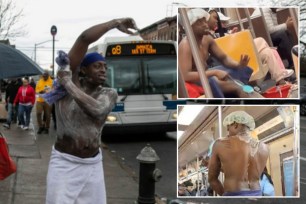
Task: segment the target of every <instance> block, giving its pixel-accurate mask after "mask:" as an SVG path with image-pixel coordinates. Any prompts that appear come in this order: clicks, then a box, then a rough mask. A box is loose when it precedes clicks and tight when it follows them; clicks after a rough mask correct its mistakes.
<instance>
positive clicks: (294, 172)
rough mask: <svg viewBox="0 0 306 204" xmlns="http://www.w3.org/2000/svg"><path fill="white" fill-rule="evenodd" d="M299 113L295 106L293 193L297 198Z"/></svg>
mask: <svg viewBox="0 0 306 204" xmlns="http://www.w3.org/2000/svg"><path fill="white" fill-rule="evenodd" d="M298 113H299V111H298V110H297V107H296V106H293V115H294V117H293V139H294V144H293V185H294V186H293V189H294V192H293V194H294V195H295V196H297V195H296V190H297V189H296V186H297V183H298V176H299V175H297V173H298V172H297V169H298V157H299V153H298V152H299V149H298V147H299V141H298V137H297V135H298V127H299V125H298V119H299V118H298V116H299V115H298Z"/></svg>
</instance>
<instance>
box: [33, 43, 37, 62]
mask: <svg viewBox="0 0 306 204" xmlns="http://www.w3.org/2000/svg"><path fill="white" fill-rule="evenodd" d="M36 46H37V44H36V43H35V44H34V62H36Z"/></svg>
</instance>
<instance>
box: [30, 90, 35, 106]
mask: <svg viewBox="0 0 306 204" xmlns="http://www.w3.org/2000/svg"><path fill="white" fill-rule="evenodd" d="M30 87H31V89H30V90H31V93H30V94H31V103H32V106H34V104H35V90H34V89H33V87H32V86H31V85H30Z"/></svg>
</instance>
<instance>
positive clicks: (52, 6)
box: [12, 0, 256, 68]
mask: <svg viewBox="0 0 306 204" xmlns="http://www.w3.org/2000/svg"><path fill="white" fill-rule="evenodd" d="M14 2H16V6H17V7H18V8H23V11H24V12H23V13H24V17H23V18H22V20H21V23H22V24H23V25H25V28H26V31H27V33H28V34H27V35H26V36H25V37H19V38H16V39H15V40H13V41H12V43H13V44H15V45H16V47H17V49H20V50H21V51H22V52H24V53H25V54H27V55H28V56H29V57H31V58H32V59H34V45H35V43H36V44H37V43H40V42H44V41H47V40H50V42H47V43H43V44H41V45H39V46H37V51H36V60H37V62H38V64H39V65H40V66H42V67H43V68H48V67H50V65H51V64H52V62H51V61H52V41H51V40H52V36H51V34H50V28H51V26H52V25H56V26H57V29H58V33H57V35H56V40H58V41H57V42H56V43H55V48H56V50H57V49H63V50H65V51H68V50H69V49H70V48H71V46H72V44H73V43H74V41H75V39H76V38H77V36H78V35H79V34H80V33H81V32H82V31H83V30H85V29H86V28H88V27H90V26H93V25H95V24H98V23H102V22H106V21H109V20H112V19H114V18H121V17H132V18H134V19H135V21H136V23H137V25H138V27H139V28H144V27H146V26H148V25H150V24H152V23H154V22H156V21H158V20H160V19H163V18H165V17H167V16H171V14H172V16H173V15H175V14H176V12H177V5H181V6H182V5H187V6H193V7H219V6H220V5H222V7H226V6H237V5H238V4H239V5H242V4H244V5H247V6H251V5H254V6H255V5H256V1H252V0H240V1H239V0H231V1H226V0H183V1H179V0H178V1H174V0H149V1H148V0H129V1H126V0H109V1H106V0H15V1H14ZM236 2H240V3H238V4H237V3H236ZM109 35H110V36H119V35H122V34H121V33H120V32H119V31H116V30H112V31H110V32H108V33H107V34H106V35H105V36H109ZM102 41H103V38H102V39H100V40H99V41H98V42H96V43H95V44H97V43H101V42H102Z"/></svg>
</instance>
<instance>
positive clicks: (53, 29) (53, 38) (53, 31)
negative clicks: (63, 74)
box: [51, 25, 57, 76]
mask: <svg viewBox="0 0 306 204" xmlns="http://www.w3.org/2000/svg"><path fill="white" fill-rule="evenodd" d="M56 33H57V28H56V26H55V25H53V26H52V27H51V35H52V76H54V46H55V35H56Z"/></svg>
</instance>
